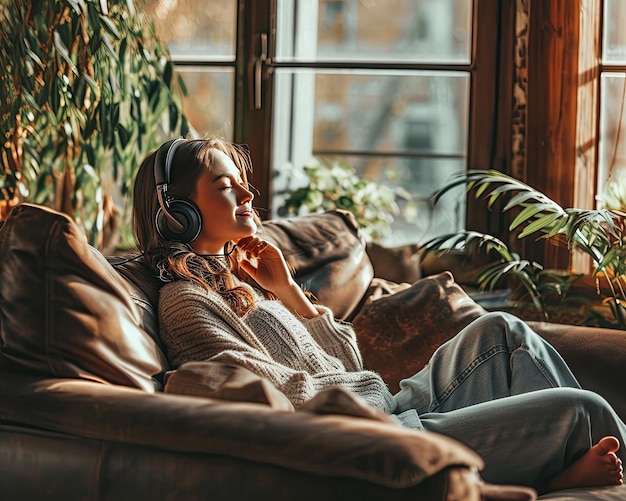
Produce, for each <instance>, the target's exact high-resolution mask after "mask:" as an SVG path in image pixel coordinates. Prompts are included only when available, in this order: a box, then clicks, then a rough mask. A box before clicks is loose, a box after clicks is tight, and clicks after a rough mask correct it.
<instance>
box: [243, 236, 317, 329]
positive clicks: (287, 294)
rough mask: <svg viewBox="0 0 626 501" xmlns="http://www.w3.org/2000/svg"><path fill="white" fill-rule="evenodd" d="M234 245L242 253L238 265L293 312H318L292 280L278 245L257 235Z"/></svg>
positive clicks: (299, 313) (306, 315) (305, 315)
mask: <svg viewBox="0 0 626 501" xmlns="http://www.w3.org/2000/svg"><path fill="white" fill-rule="evenodd" d="M237 247H239V248H240V249H241V250H242V251H243V255H244V259H243V260H242V261H241V262H240V263H239V265H240V266H241V268H242V269H243V271H245V272H246V273H247V274H248V275H250V276H251V277H252V278H253V279H254V280H255V281H256V283H257V284H259V285H260V286H261V287H263V288H264V289H265V290H267V291H270V292H272V293H274V295H276V297H278V299H280V301H281V302H282V303H283V304H284V305H285V306H286V307H287V308H289V309H290V310H291V311H292V312H294V313H296V314H298V315H301V316H303V317H305V318H313V317H316V316H317V315H319V311H318V310H317V308H315V306H313V304H312V303H311V301H309V298H307V296H306V295H305V294H304V292H303V291H302V289H301V288H300V287H299V286H298V284H296V282H295V281H294V279H293V277H292V276H291V273H290V272H289V267H288V266H287V262H286V261H285V257H284V256H283V253H282V252H281V251H280V249H279V248H278V247H276V246H275V245H273V244H271V243H269V242H267V241H265V240H263V239H261V238H259V237H257V236H252V237H246V238H242V239H241V240H239V242H237Z"/></svg>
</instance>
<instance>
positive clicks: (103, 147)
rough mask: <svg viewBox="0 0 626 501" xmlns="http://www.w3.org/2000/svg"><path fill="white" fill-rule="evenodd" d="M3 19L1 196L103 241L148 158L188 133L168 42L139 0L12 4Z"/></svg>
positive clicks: (2, 7)
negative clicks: (46, 210)
mask: <svg viewBox="0 0 626 501" xmlns="http://www.w3.org/2000/svg"><path fill="white" fill-rule="evenodd" d="M0 23H2V30H1V31H0V65H1V71H0V74H1V75H2V77H1V81H0V127H1V130H2V134H3V138H2V139H3V140H2V145H1V150H0V151H1V160H0V169H1V171H0V190H1V193H0V195H1V196H2V198H4V199H5V200H6V199H11V198H13V197H15V196H16V195H17V196H18V197H19V198H20V200H25V201H30V202H34V203H39V204H44V205H48V206H51V207H53V208H55V209H57V210H61V211H63V212H66V213H67V214H69V215H71V216H72V217H74V218H75V219H76V221H77V222H78V223H79V224H80V225H82V227H83V228H84V229H85V232H86V234H87V236H88V238H89V241H90V243H92V244H94V245H96V246H98V247H100V246H102V243H103V240H102V238H103V235H102V234H103V228H104V225H105V222H108V223H111V222H114V221H116V218H120V217H122V216H121V215H120V214H121V211H120V210H118V209H116V201H115V196H116V193H117V192H119V195H120V196H121V197H122V203H121V204H119V205H122V206H125V205H126V204H125V203H123V202H124V199H125V198H126V197H128V195H129V193H130V187H131V181H132V179H133V177H134V173H135V169H136V168H137V167H138V164H139V162H140V161H141V159H142V158H143V157H144V156H145V155H146V154H147V153H148V152H149V151H150V150H152V149H154V148H155V147H156V146H157V145H158V144H159V143H160V142H161V141H162V140H163V139H164V138H165V137H169V136H172V135H174V134H186V133H187V132H188V126H187V123H186V120H185V117H184V115H183V113H182V101H181V95H182V93H183V92H184V88H183V87H182V86H181V82H180V79H177V77H176V75H175V72H174V67H173V64H172V63H171V62H170V60H169V57H168V52H167V48H166V46H165V45H164V44H162V43H161V42H160V41H159V40H158V39H157V38H156V36H155V32H154V26H153V24H152V22H151V20H150V19H149V18H148V17H147V16H146V15H145V14H144V13H143V12H142V11H141V9H138V8H135V5H134V3H133V1H132V0H108V1H104V0H8V1H7V0H2V2H1V3H0Z"/></svg>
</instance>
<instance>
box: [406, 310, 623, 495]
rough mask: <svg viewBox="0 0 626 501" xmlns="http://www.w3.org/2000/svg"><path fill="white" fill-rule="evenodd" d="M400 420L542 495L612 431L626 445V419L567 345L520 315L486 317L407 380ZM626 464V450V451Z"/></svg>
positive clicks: (492, 475)
mask: <svg viewBox="0 0 626 501" xmlns="http://www.w3.org/2000/svg"><path fill="white" fill-rule="evenodd" d="M395 399H396V402H397V404H398V410H397V411H396V412H397V419H398V420H399V421H400V422H402V424H404V425H405V426H412V427H416V428H423V429H425V430H427V431H432V432H437V433H441V434H443V435H447V436H449V437H453V438H455V439H456V440H458V441H460V442H462V443H464V444H465V445H467V446H468V447H470V448H472V449H473V450H474V451H476V452H477V453H478V454H480V455H481V456H482V458H483V459H484V461H485V468H484V470H483V471H482V477H483V478H484V479H485V480H486V481H488V482H494V483H511V484H519V485H528V486H531V487H534V488H536V489H537V490H539V491H540V492H542V491H543V490H544V489H545V485H546V484H547V482H548V481H549V480H550V479H551V478H552V477H554V476H555V475H556V474H557V473H559V472H560V471H562V470H563V469H565V468H566V467H567V466H569V465H570V464H572V463H573V462H574V461H575V460H576V459H578V458H579V457H580V456H582V455H583V454H584V453H585V452H586V451H587V450H588V449H589V448H590V447H591V446H592V445H593V444H595V443H596V442H598V440H600V439H601V438H602V437H604V436H607V435H613V436H616V437H617V438H618V439H619V440H620V443H621V444H622V445H623V447H622V448H621V449H620V452H619V453H618V455H619V454H621V453H622V452H623V450H624V447H626V444H624V439H625V438H626V425H624V423H623V422H622V421H621V420H620V418H619V417H618V416H617V414H616V413H615V411H614V410H613V409H612V408H611V407H610V405H609V404H608V403H607V402H606V401H605V400H604V399H603V398H602V397H600V396H599V395H597V394H595V393H592V392H590V391H587V390H583V389H581V388H580V385H579V384H578V381H577V380H576V378H575V377H574V375H573V374H572V372H571V371H570V369H569V368H568V366H567V364H566V363H565V361H564V360H563V359H562V358H561V356H560V355H559V354H558V352H557V351H556V350H555V349H554V348H553V347H552V346H550V345H549V344H548V343H547V342H546V341H544V340H543V338H541V337H540V336H539V335H538V334H536V333H535V332H533V331H532V330H531V329H530V327H529V326H528V325H527V324H526V323H524V322H523V321H521V320H520V319H518V318H517V317H515V316H513V315H510V314H507V313H489V314H486V315H483V316H481V317H480V318H478V319H477V320H475V321H474V322H472V323H471V324H469V325H468V326H467V327H466V328H465V329H463V330H462V331H461V332H460V333H459V334H457V335H456V336H455V337H454V338H453V339H451V340H450V341H448V342H447V343H445V344H443V345H442V346H441V347H440V348H439V349H438V350H437V351H436V352H435V353H434V354H433V356H432V358H431V360H430V361H429V363H428V365H427V366H426V367H424V368H423V369H422V370H421V371H420V372H418V373H417V374H415V375H414V376H412V377H410V378H408V379H404V380H402V381H401V382H400V392H399V393H397V394H396V395H395ZM620 457H621V459H622V461H624V462H625V463H626V457H625V456H624V455H623V454H621V455H620Z"/></svg>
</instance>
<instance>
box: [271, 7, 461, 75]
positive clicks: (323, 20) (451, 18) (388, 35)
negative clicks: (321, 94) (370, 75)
mask: <svg viewBox="0 0 626 501" xmlns="http://www.w3.org/2000/svg"><path fill="white" fill-rule="evenodd" d="M277 17H278V19H277V21H278V27H279V29H278V30H277V33H276V36H277V53H276V55H277V59H278V60H279V61H288V60H296V61H298V60H299V61H307V60H308V61H313V60H325V61H330V60H352V61H355V60H362V61H387V62H388V61H414V62H417V61H420V62H427V61H437V62H455V63H469V61H470V47H471V26H472V0H385V1H384V2H382V1H380V0H367V1H365V0H318V1H313V0H311V1H307V2H297V1H296V0H278V12H277ZM315 26H317V29H315ZM294 33H297V38H294V37H293V35H294Z"/></svg>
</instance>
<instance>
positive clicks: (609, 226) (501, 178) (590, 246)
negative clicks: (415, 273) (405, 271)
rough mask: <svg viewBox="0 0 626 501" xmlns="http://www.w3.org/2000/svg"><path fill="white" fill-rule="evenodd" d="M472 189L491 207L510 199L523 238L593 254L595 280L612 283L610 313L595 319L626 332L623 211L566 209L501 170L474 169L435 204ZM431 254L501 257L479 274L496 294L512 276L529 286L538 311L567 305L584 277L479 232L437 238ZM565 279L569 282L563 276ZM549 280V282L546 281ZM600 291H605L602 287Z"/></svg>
mask: <svg viewBox="0 0 626 501" xmlns="http://www.w3.org/2000/svg"><path fill="white" fill-rule="evenodd" d="M463 184H464V185H466V188H467V191H468V192H474V194H475V196H476V198H484V199H486V200H487V205H488V207H489V208H491V207H492V206H493V204H494V203H495V202H496V200H499V199H501V198H504V197H506V203H505V205H504V207H503V211H509V210H515V211H516V212H517V213H516V215H515V217H514V218H513V220H512V222H511V224H510V226H509V230H511V231H519V233H518V235H517V237H518V238H520V239H522V238H526V237H535V238H543V239H554V240H557V241H558V242H561V243H564V244H566V245H567V246H568V248H570V249H578V250H581V251H583V252H584V253H586V254H588V255H589V256H590V257H591V259H592V261H593V265H594V270H593V276H594V277H595V278H596V280H597V281H598V283H599V281H600V279H601V278H602V279H603V280H602V283H603V284H604V283H605V284H606V288H605V292H604V293H603V294H604V296H603V300H602V304H603V305H604V306H605V307H606V308H608V312H609V313H608V314H606V313H604V314H598V313H597V312H596V313H595V314H593V317H594V319H595V321H596V322H597V323H599V324H600V325H602V326H606V327H616V328H622V329H623V328H626V310H625V308H624V301H626V245H625V244H626V213H624V212H622V211H620V210H605V209H598V210H583V209H576V208H567V209H564V208H562V207H561V206H560V205H559V204H557V203H556V202H554V201H553V200H551V199H550V198H549V197H547V196H546V195H544V194H543V193H541V192H539V191H537V190H535V189H533V188H531V187H530V186H528V185H526V184H524V183H522V182H521V181H518V180H516V179H514V178H512V177H510V176H507V175H505V174H503V173H501V172H498V171H492V170H474V171H469V172H467V173H464V174H462V175H459V176H458V177H456V178H455V179H453V180H452V181H451V182H450V183H449V184H448V185H447V186H445V187H444V188H443V189H442V190H440V191H439V192H437V193H436V194H435V196H434V201H435V203H436V202H437V200H438V199H439V198H441V197H442V196H443V195H444V194H445V193H446V192H448V191H449V190H451V189H452V188H454V187H456V186H458V185H463ZM425 247H426V252H446V251H448V250H450V249H457V250H458V249H464V250H465V251H467V252H469V253H476V252H478V251H479V250H482V251H487V252H489V253H495V254H496V255H497V256H498V259H497V260H496V261H495V262H492V263H489V264H487V265H486V266H485V267H483V268H482V269H480V270H479V272H478V277H477V279H478V282H479V284H480V285H481V287H482V288H486V289H493V288H494V287H495V286H496V285H497V284H498V283H501V282H503V281H504V280H505V279H507V278H510V277H512V276H513V277H515V278H517V279H518V280H519V281H520V283H521V284H522V285H523V287H525V289H526V291H527V292H528V294H529V296H530V297H531V299H532V301H533V303H534V304H535V306H536V307H537V308H539V309H543V310H544V311H545V307H546V305H547V296H550V297H551V298H552V299H554V297H555V296H557V297H560V300H561V301H563V300H564V297H565V295H566V294H567V291H568V289H569V288H570V287H571V285H572V284H573V283H574V282H575V281H576V279H577V278H579V277H578V276H572V275H569V274H567V273H565V274H563V273H561V274H560V275H561V279H560V280H558V279H557V278H558V275H559V274H558V273H557V272H548V271H546V270H543V268H542V266H541V265H540V264H538V263H531V262H529V261H527V260H525V259H522V258H520V256H518V255H517V254H514V253H512V252H510V251H509V249H508V247H507V246H506V244H505V243H504V242H502V241H501V240H499V239H497V238H495V237H493V236H490V235H486V234H482V233H477V232H470V231H465V232H460V233H456V234H449V235H443V236H440V237H438V238H435V239H432V240H431V241H429V242H428V243H427V244H426V245H425ZM564 275H565V278H563V276H564ZM546 277H548V280H547V281H546V280H542V279H544V278H546ZM598 291H600V287H598Z"/></svg>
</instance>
